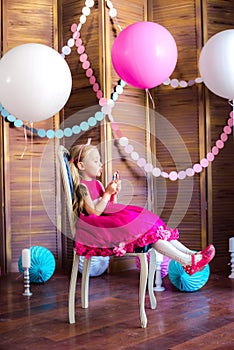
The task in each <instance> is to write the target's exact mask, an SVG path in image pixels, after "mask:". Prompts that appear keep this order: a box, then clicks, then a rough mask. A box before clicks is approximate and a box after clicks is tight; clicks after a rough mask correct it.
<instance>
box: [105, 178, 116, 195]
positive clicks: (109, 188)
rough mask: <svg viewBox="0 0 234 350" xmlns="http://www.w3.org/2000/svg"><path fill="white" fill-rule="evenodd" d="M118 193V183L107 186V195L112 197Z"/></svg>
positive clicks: (114, 182)
mask: <svg viewBox="0 0 234 350" xmlns="http://www.w3.org/2000/svg"><path fill="white" fill-rule="evenodd" d="M116 192H117V183H116V181H111V182H110V183H109V184H108V185H107V187H106V189H105V193H107V194H109V195H110V196H111V195H112V194H115V193H116Z"/></svg>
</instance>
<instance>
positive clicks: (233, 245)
mask: <svg viewBox="0 0 234 350" xmlns="http://www.w3.org/2000/svg"><path fill="white" fill-rule="evenodd" d="M229 252H230V253H231V263H230V265H231V275H229V276H228V277H229V278H234V237H232V238H229Z"/></svg>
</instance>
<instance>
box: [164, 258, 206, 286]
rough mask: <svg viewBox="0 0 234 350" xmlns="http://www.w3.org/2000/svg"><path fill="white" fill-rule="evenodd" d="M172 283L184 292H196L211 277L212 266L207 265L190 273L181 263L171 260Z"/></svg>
mask: <svg viewBox="0 0 234 350" xmlns="http://www.w3.org/2000/svg"><path fill="white" fill-rule="evenodd" d="M168 276H169V279H170V281H171V283H172V284H173V285H174V286H175V287H176V288H178V289H179V290H180V291H182V292H195V291H197V290H199V289H200V288H202V287H203V286H204V285H205V284H206V282H207V281H208V279H209V276H210V267H209V265H206V266H205V268H204V269H203V270H201V271H198V272H196V273H194V274H193V275H192V276H190V275H188V274H187V273H186V272H185V271H184V269H183V267H182V266H181V264H179V263H178V262H177V261H174V260H171V262H170V264H169V268H168Z"/></svg>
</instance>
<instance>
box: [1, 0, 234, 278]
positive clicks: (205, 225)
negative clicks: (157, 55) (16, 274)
mask: <svg viewBox="0 0 234 350" xmlns="http://www.w3.org/2000/svg"><path fill="white" fill-rule="evenodd" d="M113 3H114V6H115V8H116V9H117V11H118V21H119V24H120V25H121V27H122V28H125V27H126V26H127V25H129V24H131V23H133V22H137V21H141V20H145V19H147V18H148V20H152V21H154V22H157V23H159V24H161V25H163V26H165V27H166V28H167V29H168V30H169V31H170V32H171V34H172V35H173V37H174V38H175V40H176V43H177V47H178V52H179V56H178V62H177V66H176V69H175V71H174V73H173V75H172V78H177V79H179V80H186V81H189V80H193V79H195V78H196V77H198V76H199V71H198V59H199V53H200V49H201V47H202V44H203V40H204V42H206V40H207V39H208V38H209V37H210V36H212V35H213V34H215V33H216V32H218V31H221V30H224V29H228V28H232V24H233V21H232V17H233V16H232V14H233V10H234V8H233V6H234V5H233V4H232V1H231V0H229V1H221V0H220V1H214V0H213V1H211V0H205V1H198V0H193V1H191V0H181V1H179V2H178V1H176V0H171V1H170V2H167V3H165V1H163V0H148V1H146V0H145V1H143V0H131V1H129V2H126V1H125V2H123V1H120V0H116V1H115V2H113ZM57 4H58V3H57V1H54V0H38V1H37V2H36V3H31V2H29V1H26V0H25V1H21V2H20V3H19V2H17V1H15V0H9V1H7V2H3V9H2V20H3V25H2V28H3V32H2V38H3V53H5V52H7V50H9V49H10V48H12V47H14V46H16V45H19V44H22V43H26V42H39V43H43V44H47V45H49V46H51V47H54V48H58V49H61V48H62V46H63V45H65V44H66V42H67V40H68V39H69V38H70V37H71V31H70V27H71V25H72V24H73V23H79V18H80V15H81V11H82V7H83V6H84V3H83V2H81V1H75V0H63V1H61V2H59V8H57ZM220 13H222V16H220ZM58 14H59V16H60V18H59V19H60V28H59V36H60V46H59V47H58V37H57V32H58V26H57V16H58ZM147 16H148V17H147ZM117 33H118V29H117V28H116V26H114V25H113V21H110V19H109V16H108V11H107V9H106V7H105V1H104V0H99V1H95V6H94V8H92V11H91V15H90V16H89V17H88V18H87V22H86V23H85V24H84V25H83V27H82V29H81V37H82V40H83V43H84V45H85V47H86V53H87V54H88V57H89V60H90V62H91V66H92V69H93V71H94V74H95V76H96V77H97V81H98V82H99V84H100V87H101V89H102V90H103V91H104V92H105V94H106V97H110V93H111V92H113V89H114V86H115V85H116V84H117V81H118V77H117V75H116V73H115V72H114V70H113V68H112V66H111V59H110V51H111V45H112V43H113V41H114V38H115V36H116V35H117ZM67 62H68V64H69V66H70V68H71V72H72V77H73V88H72V94H71V97H70V99H69V101H68V103H67V104H66V106H65V108H64V111H63V113H62V114H61V122H62V127H70V126H73V125H75V124H77V125H79V124H80V123H81V121H83V120H87V119H88V118H89V117H90V116H92V115H93V114H94V113H95V112H96V111H98V110H100V107H99V106H98V99H97V97H96V95H95V93H94V92H93V91H92V88H91V86H90V84H89V81H88V79H87V77H86V76H85V72H84V70H83V69H82V67H81V62H80V61H79V56H78V54H77V53H76V51H75V49H74V48H73V49H72V53H71V55H69V56H68V57H67ZM203 90H205V95H204V94H203ZM152 95H153V98H154V101H155V103H156V112H157V113H154V111H153V113H152V115H151V128H152V129H151V130H152V135H151V137H152V140H151V146H152V150H153V161H154V162H156V163H157V165H158V166H159V167H160V168H162V169H163V170H164V171H167V172H170V171H172V170H177V171H179V170H184V169H186V168H187V167H189V166H191V165H192V164H194V163H196V162H198V161H199V160H200V159H201V158H203V157H204V155H205V154H206V153H207V152H208V151H210V148H211V146H212V144H213V142H214V141H215V140H216V139H217V138H218V136H219V134H220V133H221V132H222V127H223V125H224V123H225V121H226V118H227V117H228V113H229V111H230V106H229V105H228V104H227V103H226V101H225V100H224V99H221V98H219V97H217V96H215V95H214V94H212V93H210V92H209V91H207V89H204V88H202V85H201V84H194V85H193V86H191V87H189V88H186V89H182V88H179V89H173V88H171V87H166V86H160V87H157V88H155V89H153V90H152ZM145 106H146V97H145V92H144V91H141V90H139V89H135V88H132V87H130V86H127V87H126V88H125V89H124V93H123V94H122V95H120V96H119V99H118V101H117V103H116V106H115V108H114V110H113V116H114V118H115V120H116V121H117V122H118V123H119V125H120V128H121V131H122V133H123V134H126V135H127V136H128V137H129V139H130V140H131V142H132V143H133V144H134V147H135V149H136V151H139V153H140V152H142V153H143V154H144V155H147V146H146V141H147V140H146V133H145V129H146V117H147V113H146V112H147V111H146V110H145ZM57 121H58V117H56V118H54V119H53V118H51V119H49V120H48V121H44V122H42V123H40V125H36V128H39V127H43V128H45V129H50V128H51V129H54V128H55V127H57V126H58V122H57ZM29 136H30V135H28V137H29ZM88 137H92V140H93V141H92V142H93V143H94V144H97V145H99V146H100V149H101V152H102V155H103V157H104V162H105V163H106V164H107V167H106V168H107V178H106V179H105V178H103V180H104V181H107V180H108V177H110V176H111V174H112V171H114V170H115V169H116V168H118V169H119V170H120V172H121V177H122V179H124V180H125V184H124V191H123V192H122V195H121V196H122V197H121V198H120V200H121V201H123V202H126V203H128V202H131V201H132V203H133V204H134V203H135V204H138V205H145V204H146V200H147V194H148V191H147V181H146V178H145V174H144V173H143V172H142V170H140V169H139V168H137V166H135V164H134V163H133V162H132V161H129V160H128V161H126V159H127V158H126V155H124V154H123V155H121V152H119V150H118V149H117V148H116V146H115V145H114V143H113V141H112V135H111V131H110V126H109V123H108V122H105V123H101V124H98V125H97V126H95V127H93V128H90V129H89V130H88V131H85V132H81V133H80V134H78V135H75V136H73V137H71V138H64V139H63V140H62V142H63V143H64V145H65V146H66V147H67V148H70V146H71V145H72V144H74V143H83V142H85V141H86V140H87V138H88ZM104 140H108V145H107V148H106V146H105V145H104V142H103V141H104ZM47 141H48V140H47V139H39V138H36V137H35V139H34V154H33V206H32V216H33V220H32V227H33V229H32V235H31V238H32V244H33V245H43V246H45V247H47V248H49V249H50V250H51V251H52V252H53V253H54V255H55V257H56V258H57V259H58V260H59V261H60V260H61V253H62V247H61V246H60V236H59V235H58V232H57V229H56V225H55V223H56V221H57V219H58V218H57V215H58V214H59V211H60V204H59V202H60V189H57V178H56V173H57V165H56V161H55V159H56V155H55V153H56V146H57V144H56V141H55V140H52V141H50V142H49V144H50V147H49V148H48V149H49V150H50V151H49V155H48V157H44V156H43V152H44V149H45V146H47V145H48V142H47ZM24 147H25V135H24V133H23V129H22V128H21V129H16V128H11V127H10V125H9V124H8V123H4V166H5V189H6V192H5V199H6V207H5V209H6V237H7V258H8V262H9V266H8V271H12V270H16V269H17V261H18V257H19V255H20V253H21V249H22V248H25V246H26V245H27V244H28V242H29V236H30V232H29V206H28V202H29V162H30V155H31V154H30V152H28V151H27V152H26V154H25V155H24V157H23V159H21V155H22V153H23V150H24ZM232 150H233V139H232V138H230V139H229V141H228V143H227V144H226V146H225V148H224V149H223V150H222V151H221V152H220V155H219V156H218V157H217V159H216V160H215V162H214V163H213V164H212V167H211V166H210V167H209V168H208V171H207V172H206V171H204V172H202V173H201V174H200V175H196V176H194V177H193V178H188V179H186V180H182V181H175V182H172V181H169V180H166V179H163V178H161V177H160V178H157V179H156V180H154V194H155V196H154V209H155V211H157V213H158V214H160V215H161V216H162V218H163V219H164V220H165V221H166V222H168V223H169V225H171V226H178V225H179V229H180V233H181V240H182V241H183V242H184V243H185V244H188V245H189V246H190V247H191V248H194V249H200V248H201V247H202V246H204V245H205V244H206V243H208V242H214V243H215V244H216V246H217V256H218V257H220V258H221V260H222V258H224V259H226V260H227V258H228V257H229V253H228V252H227V245H228V238H229V237H231V236H233V228H234V223H233V215H232V212H233V190H232V178H233V171H234V170H233V168H234V167H233V160H232ZM50 164H54V166H53V167H50V166H49V165H50ZM42 169H46V170H48V171H49V181H48V173H46V172H43V171H42ZM42 183H43V184H44V186H41V184H42ZM211 189H212V191H211ZM22 193H23V196H22ZM41 194H42V197H41ZM56 198H57V202H56ZM207 202H208V211H206V204H207ZM45 204H46V205H45ZM50 218H52V221H53V222H52V223H51V220H50ZM65 226H66V223H65ZM63 244H64V246H63V248H64V250H63V258H64V261H65V265H66V264H67V259H68V260H71V251H72V244H71V242H69V243H68V242H67V240H66V238H65V239H64V242H63ZM217 261H218V260H217Z"/></svg>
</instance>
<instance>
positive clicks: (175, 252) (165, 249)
mask: <svg viewBox="0 0 234 350" xmlns="http://www.w3.org/2000/svg"><path fill="white" fill-rule="evenodd" d="M153 248H154V249H155V250H157V251H158V252H159V253H161V254H163V255H166V256H167V257H168V258H170V259H172V260H175V261H177V262H179V263H180V264H181V265H183V266H186V265H190V264H191V261H192V258H191V255H193V254H194V252H193V251H192V250H190V249H188V248H187V247H186V246H184V245H183V244H182V243H180V242H179V241H177V240H172V241H164V240H162V239H159V240H158V241H157V242H155V243H154V244H153ZM201 258H202V256H201V254H196V255H195V262H198V261H199V260H201Z"/></svg>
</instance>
